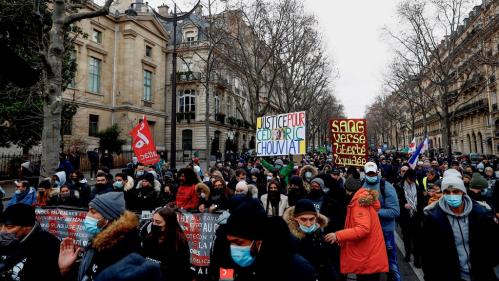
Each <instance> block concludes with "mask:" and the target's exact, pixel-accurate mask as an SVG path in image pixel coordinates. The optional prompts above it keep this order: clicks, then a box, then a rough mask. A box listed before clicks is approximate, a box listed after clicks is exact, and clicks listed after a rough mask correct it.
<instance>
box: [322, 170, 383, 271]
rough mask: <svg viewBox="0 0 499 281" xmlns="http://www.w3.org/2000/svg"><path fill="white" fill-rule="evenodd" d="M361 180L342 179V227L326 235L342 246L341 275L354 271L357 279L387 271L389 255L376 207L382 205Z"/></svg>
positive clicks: (327, 239)
mask: <svg viewBox="0 0 499 281" xmlns="http://www.w3.org/2000/svg"><path fill="white" fill-rule="evenodd" d="M361 186H362V184H361V182H360V180H358V179H354V178H353V177H350V178H348V179H347V180H346V181H345V190H346V193H347V195H348V196H353V197H352V199H351V200H350V204H348V209H347V216H346V220H345V229H343V230H339V231H337V232H332V233H329V234H327V235H326V236H325V237H324V238H325V240H326V241H327V242H329V243H338V244H339V245H340V247H341V252H340V269H341V273H342V274H348V273H354V274H357V280H359V281H366V280H369V281H371V280H373V281H374V280H375V281H378V280H380V277H381V276H380V273H381V272H388V256H387V254H386V248H385V241H384V238H383V231H382V230H381V223H380V222H379V218H378V213H377V210H379V209H380V208H381V206H380V202H379V200H378V194H377V191H375V190H367V189H365V188H361Z"/></svg>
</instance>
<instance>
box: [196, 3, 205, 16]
mask: <svg viewBox="0 0 499 281" xmlns="http://www.w3.org/2000/svg"><path fill="white" fill-rule="evenodd" d="M194 13H195V14H196V15H200V16H201V15H202V14H203V6H201V4H199V5H197V6H196V9H195V10H194Z"/></svg>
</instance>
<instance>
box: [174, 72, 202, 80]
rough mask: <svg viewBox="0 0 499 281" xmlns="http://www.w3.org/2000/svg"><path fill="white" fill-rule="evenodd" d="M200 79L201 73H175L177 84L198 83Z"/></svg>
mask: <svg viewBox="0 0 499 281" xmlns="http://www.w3.org/2000/svg"><path fill="white" fill-rule="evenodd" d="M200 77H201V73H199V72H192V71H184V72H177V81H178V82H189V81H198V80H199V79H200Z"/></svg>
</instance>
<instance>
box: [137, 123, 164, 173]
mask: <svg viewBox="0 0 499 281" xmlns="http://www.w3.org/2000/svg"><path fill="white" fill-rule="evenodd" d="M130 135H131V136H132V139H133V140H132V148H133V152H134V153H135V155H137V157H138V158H139V162H141V163H143V164H144V165H152V164H156V163H158V162H159V155H158V153H157V152H156V146H155V145H154V140H153V138H152V136H151V132H150V131H149V125H148V123H147V118H146V117H145V116H144V120H142V121H141V122H140V123H139V124H138V125H137V126H135V127H134V128H133V129H132V130H131V131H130Z"/></svg>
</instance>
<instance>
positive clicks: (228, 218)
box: [0, 154, 499, 281]
mask: <svg viewBox="0 0 499 281" xmlns="http://www.w3.org/2000/svg"><path fill="white" fill-rule="evenodd" d="M371 158H372V159H371V160H370V161H369V162H367V163H366V164H365V165H364V166H363V167H348V168H343V167H341V168H340V167H336V166H335V165H334V164H333V163H332V162H333V161H332V158H331V156H329V157H328V156H327V155H326V154H309V155H306V156H305V157H303V159H302V160H301V161H297V162H295V161H293V160H292V159H290V158H288V157H282V158H276V159H262V158H257V157H251V156H244V157H241V158H240V159H239V160H236V161H226V162H222V161H217V162H216V164H215V165H213V167H211V168H210V169H209V170H208V171H203V169H202V168H201V166H200V164H199V160H198V159H197V158H194V159H193V161H192V162H191V163H190V164H189V165H187V166H186V167H184V168H182V169H180V170H179V171H171V170H169V169H168V168H167V163H166V162H164V161H162V162H161V163H159V164H157V165H149V166H148V165H144V164H142V163H140V162H139V161H138V159H137V158H136V157H134V158H133V159H132V161H131V162H130V163H129V164H128V165H127V167H126V168H125V169H123V170H122V171H121V172H119V173H117V174H114V175H113V174H111V173H110V172H109V171H110V169H109V168H110V167H105V166H101V167H100V169H97V170H96V171H93V172H92V175H91V177H92V178H93V177H95V185H92V186H90V185H89V183H88V181H87V180H86V178H85V176H84V175H83V174H82V173H81V172H79V171H78V170H67V169H65V167H66V166H64V165H62V166H60V169H58V171H57V172H56V173H55V174H54V175H53V176H52V177H50V178H47V179H45V180H43V181H41V182H40V183H39V185H38V186H37V187H33V186H30V184H29V182H27V181H22V180H19V181H16V192H15V194H14V196H13V197H12V199H11V200H10V201H9V202H8V206H7V209H6V210H5V212H4V213H3V214H2V217H1V224H2V228H1V230H0V279H1V280H21V281H27V280H78V281H82V280H174V281H176V280H182V281H184V280H185V281H188V280H194V279H195V278H196V277H195V274H194V272H193V271H192V270H191V264H190V249H189V245H188V242H187V238H186V235H185V234H184V232H183V230H182V228H181V226H180V224H179V222H178V220H177V215H176V211H177V210H179V209H183V210H185V211H188V212H208V213H215V214H220V215H219V220H218V223H217V224H218V228H217V230H216V238H215V240H214V243H213V246H212V248H211V257H210V265H209V268H208V270H207V274H206V275H205V276H203V277H202V278H203V280H220V272H221V270H225V269H233V270H234V280H237V281H246V280H296V281H300V280H310V281H312V280H319V281H322V280H332V281H335V280H347V276H348V275H351V274H354V275H356V280H381V278H382V275H386V280H389V281H391V280H402V276H401V274H400V269H399V264H400V263H401V262H413V265H414V266H415V267H417V268H422V270H423V272H424V278H425V280H428V281H433V280H435V281H437V280H439V281H440V280H448V281H489V280H490V281H493V280H498V274H499V267H498V264H499V239H498V238H499V235H498V234H499V231H498V227H499V224H498V218H499V203H498V200H499V199H498V197H499V194H498V191H499V189H498V188H497V187H496V186H497V185H499V181H496V176H495V173H494V171H495V170H497V165H496V164H495V163H491V162H490V161H488V160H487V159H486V158H483V159H480V161H479V162H478V163H474V164H473V165H472V164H471V163H469V162H467V161H466V159H464V160H463V161H458V160H456V161H454V162H452V163H451V165H450V167H449V165H448V164H447V163H446V162H444V161H442V160H441V159H429V158H425V157H424V156H422V157H420V162H419V163H417V165H416V166H415V167H414V169H412V168H411V167H410V165H409V164H408V163H407V161H406V160H405V158H404V157H402V156H401V157H396V156H395V155H389V154H388V155H375V156H373V157H371ZM104 160H105V161H104V162H105V163H109V164H112V160H109V159H107V160H106V159H104ZM96 161H97V160H96ZM110 161H111V162H110ZM61 163H62V162H61ZM61 205H63V206H70V207H77V208H87V209H88V213H87V216H86V218H85V220H84V221H83V228H84V230H85V232H86V233H87V234H88V236H89V242H90V243H88V246H87V247H85V248H80V247H78V246H77V245H76V243H75V241H73V240H72V239H71V238H65V239H63V240H62V241H59V240H58V239H57V238H56V237H55V236H52V235H51V234H50V233H48V232H47V231H45V230H43V229H42V228H41V226H40V224H39V223H38V222H37V221H36V219H35V211H34V208H36V207H47V206H61ZM144 210H147V211H152V214H153V215H152V219H151V220H150V222H148V223H147V224H145V225H139V219H138V216H137V215H136V213H137V212H140V211H144ZM397 226H399V227H400V229H401V234H402V240H403V244H404V248H405V249H404V250H405V257H404V261H399V260H397V246H396V244H395V236H396V230H397Z"/></svg>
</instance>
